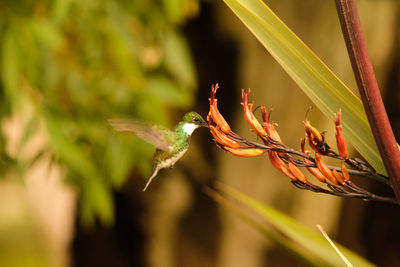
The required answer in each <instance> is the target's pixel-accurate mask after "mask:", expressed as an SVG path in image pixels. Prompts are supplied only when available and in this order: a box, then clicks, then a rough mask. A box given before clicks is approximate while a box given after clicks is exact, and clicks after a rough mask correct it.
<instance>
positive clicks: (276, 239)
mask: <svg viewBox="0 0 400 267" xmlns="http://www.w3.org/2000/svg"><path fill="white" fill-rule="evenodd" d="M205 193H206V194H207V195H208V196H210V197H211V198H212V199H213V200H214V201H215V202H217V203H218V204H220V205H221V206H223V207H224V208H226V209H227V210H228V211H230V212H232V213H233V214H235V215H236V216H238V217H239V218H240V219H242V220H243V221H244V222H246V223H247V224H249V225H250V226H251V227H252V228H253V229H255V230H257V231H258V232H260V233H261V234H263V235H264V236H265V237H266V238H268V239H269V240H270V241H272V242H273V243H274V244H275V245H277V246H279V247H281V248H282V249H283V250H285V251H287V252H289V253H291V254H292V255H293V256H295V257H296V258H297V259H298V260H300V261H302V262H303V263H304V264H306V265H307V266H320V265H321V262H319V261H317V260H316V258H315V257H312V255H310V254H306V253H305V251H304V250H302V249H301V248H299V247H297V246H295V244H293V242H292V241H290V240H289V239H288V238H286V237H284V236H283V235H281V234H279V233H277V232H276V231H275V230H272V229H269V228H271V227H269V228H268V227H265V225H262V224H260V223H259V222H257V221H256V220H255V219H253V218H251V217H250V216H249V215H247V214H246V213H245V212H243V211H242V210H241V209H240V208H239V207H238V206H237V205H234V204H233V203H232V201H230V200H229V199H227V198H225V197H224V196H222V195H221V194H219V193H218V192H217V191H214V190H212V189H209V188H207V189H206V191H205Z"/></svg>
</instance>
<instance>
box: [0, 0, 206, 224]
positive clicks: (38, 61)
mask: <svg viewBox="0 0 400 267" xmlns="http://www.w3.org/2000/svg"><path fill="white" fill-rule="evenodd" d="M198 8H199V6H198V3H197V1H196V0H162V1H157V0H147V1H121V0H119V1H106V0H87V1H77V0H46V1H33V0H20V1H14V0H5V1H1V2H0V39H1V40H2V41H1V43H0V45H1V48H0V70H1V71H0V73H1V76H0V116H1V119H2V122H4V120H5V119H6V118H8V117H12V116H14V115H15V114H20V113H24V114H25V113H26V111H29V112H28V119H27V120H26V121H21V127H23V129H24V134H23V135H22V137H21V139H22V140H20V146H21V148H22V147H23V146H24V144H25V143H27V141H28V140H29V138H30V137H31V136H32V135H33V133H35V132H37V131H38V129H42V130H43V132H44V133H45V136H46V145H45V146H44V147H43V148H42V149H41V151H39V152H38V153H37V154H36V155H34V156H32V157H29V159H25V160H23V158H24V157H23V155H21V154H22V153H23V152H22V151H24V150H23V149H18V151H19V152H17V154H16V155H8V154H7V152H6V149H5V147H6V146H7V142H8V140H7V139H6V137H5V134H4V132H2V133H1V135H2V136H1V138H0V140H1V142H0V168H1V171H2V172H5V171H10V169H11V167H12V166H14V167H15V166H16V167H18V169H19V170H23V167H24V166H29V165H30V164H32V163H33V162H34V160H35V159H37V158H39V157H40V156H42V155H50V157H51V158H52V159H53V160H54V162H57V163H59V164H61V165H62V166H64V167H65V170H66V177H67V180H68V181H69V182H70V183H72V184H73V185H75V186H76V187H77V189H78V191H79V193H80V201H79V203H80V211H81V216H82V219H83V221H84V222H86V223H89V224H90V223H93V220H94V219H95V218H96V216H98V217H99V218H100V219H101V221H102V222H103V223H111V222H112V220H113V212H114V211H113V203H112V197H111V192H112V190H113V189H118V188H119V187H120V186H121V185H123V183H124V181H125V180H126V178H127V176H128V174H129V172H130V171H131V170H132V169H133V168H137V169H138V170H139V171H140V172H142V173H143V174H144V175H147V174H148V171H150V166H149V165H150V162H151V157H152V153H153V150H154V148H152V146H150V145H147V144H145V143H143V142H142V141H140V140H138V139H135V138H131V137H130V136H124V135H117V134H116V133H115V132H113V131H112V130H111V128H110V127H109V126H108V124H107V122H106V119H107V118H109V117H111V116H115V115H125V116H131V117H135V118H139V119H142V120H145V121H151V122H154V123H159V124H164V125H167V126H171V125H170V123H169V121H168V114H169V111H170V110H171V108H180V109H187V108H188V107H190V106H191V105H192V103H193V92H194V90H195V89H196V83H197V82H196V75H195V70H194V66H193V62H192V58H191V54H190V50H189V48H188V45H187V43H186V41H185V38H184V37H183V36H182V33H181V32H180V29H179V27H180V25H182V24H183V23H184V22H185V21H186V20H187V19H188V18H189V17H192V16H194V15H196V13H197V12H198ZM13 163H15V164H13ZM22 173H23V172H22Z"/></svg>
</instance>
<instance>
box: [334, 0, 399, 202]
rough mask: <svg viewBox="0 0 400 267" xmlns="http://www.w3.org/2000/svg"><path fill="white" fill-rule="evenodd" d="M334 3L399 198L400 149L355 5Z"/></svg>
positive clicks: (338, 0) (342, 1)
mask: <svg viewBox="0 0 400 267" xmlns="http://www.w3.org/2000/svg"><path fill="white" fill-rule="evenodd" d="M335 3H336V9H337V12H338V15H339V19H340V24H341V27H342V31H343V35H344V39H345V42H346V46H347V50H348V53H349V57H350V61H351V64H352V67H353V72H354V75H355V78H356V81H357V85H358V89H359V91H360V95H361V99H362V102H363V105H364V109H365V112H366V114H367V117H368V121H369V124H370V125H371V130H372V133H373V135H374V138H375V142H376V144H377V146H378V149H379V153H380V154H381V157H382V160H383V163H384V165H385V168H386V171H387V172H388V175H389V178H390V181H391V183H392V186H393V190H394V192H395V194H396V198H397V200H398V201H399V202H400V151H399V148H398V147H397V142H396V139H395V137H394V134H393V131H392V127H391V126H390V122H389V119H388V117H387V113H386V110H385V107H384V105H383V101H382V97H381V94H380V92H379V87H378V84H377V82H376V78H375V75H374V71H373V68H372V64H371V61H370V58H369V56H368V51H367V46H366V43H365V39H364V34H363V32H362V28H361V23H360V18H359V15H358V11H357V6H356V3H355V0H335Z"/></svg>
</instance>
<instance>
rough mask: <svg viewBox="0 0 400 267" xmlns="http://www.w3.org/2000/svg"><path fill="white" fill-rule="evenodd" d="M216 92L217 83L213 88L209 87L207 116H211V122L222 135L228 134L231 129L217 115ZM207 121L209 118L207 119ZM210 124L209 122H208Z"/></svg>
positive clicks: (220, 116) (222, 118) (219, 115)
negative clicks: (208, 110)
mask: <svg viewBox="0 0 400 267" xmlns="http://www.w3.org/2000/svg"><path fill="white" fill-rule="evenodd" d="M217 90H218V83H217V84H215V86H213V85H211V97H210V98H209V101H210V112H209V115H210V116H211V118H212V120H213V121H214V122H215V123H216V124H217V125H218V127H219V128H220V129H221V131H223V132H224V133H229V132H230V131H231V127H230V126H229V124H228V123H227V122H226V121H225V119H224V117H223V116H222V115H221V113H219V110H218V107H217V99H215V93H216V92H217ZM208 119H209V117H208ZM209 123H210V121H209Z"/></svg>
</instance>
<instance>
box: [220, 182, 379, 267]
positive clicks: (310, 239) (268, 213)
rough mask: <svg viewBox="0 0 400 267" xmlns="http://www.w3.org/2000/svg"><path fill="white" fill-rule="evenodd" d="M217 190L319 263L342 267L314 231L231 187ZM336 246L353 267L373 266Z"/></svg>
mask: <svg viewBox="0 0 400 267" xmlns="http://www.w3.org/2000/svg"><path fill="white" fill-rule="evenodd" d="M218 189H219V190H220V191H221V192H222V193H224V194H225V195H228V196H229V197H231V198H233V199H235V200H237V201H239V202H240V203H242V204H244V205H245V206H247V207H249V208H250V209H252V210H253V211H255V212H256V213H257V214H259V215H260V216H261V217H262V218H263V219H265V220H266V221H267V222H268V223H270V224H271V225H272V226H273V227H274V228H275V229H276V230H278V231H279V232H281V233H282V234H283V235H285V236H287V237H288V238H290V239H291V240H293V241H295V242H296V243H298V244H300V245H301V246H302V247H304V248H305V249H306V250H307V251H308V253H310V254H312V255H314V256H315V257H316V258H318V259H319V260H320V261H322V262H324V263H325V265H328V266H344V262H343V261H342V259H341V258H340V257H339V256H338V255H337V254H336V252H335V251H334V249H333V248H332V247H331V245H330V244H329V243H328V242H327V241H326V240H325V238H324V237H323V236H322V235H320V234H319V233H317V232H316V231H312V230H311V229H310V228H308V227H306V226H304V225H302V224H300V223H298V222H297V221H296V220H294V219H292V218H290V217H289V216H287V215H285V214H283V213H281V212H280V211H278V210H275V209H273V208H271V207H269V206H267V205H264V204H263V203H261V202H259V201H257V200H255V199H253V198H251V197H249V196H247V195H245V194H243V193H241V192H239V191H237V190H236V189H234V188H232V187H229V186H227V185H224V184H218ZM336 246H337V248H338V249H339V250H340V252H341V253H343V255H344V256H345V257H346V258H347V259H348V260H349V261H350V262H351V263H352V264H353V265H354V266H375V265H374V264H372V263H371V262H369V261H367V260H366V259H364V258H362V257H360V256H359V255H357V254H356V253H354V252H352V251H351V250H349V249H347V248H345V247H343V246H341V245H338V244H336Z"/></svg>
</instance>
